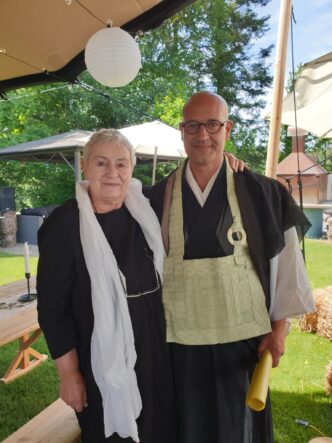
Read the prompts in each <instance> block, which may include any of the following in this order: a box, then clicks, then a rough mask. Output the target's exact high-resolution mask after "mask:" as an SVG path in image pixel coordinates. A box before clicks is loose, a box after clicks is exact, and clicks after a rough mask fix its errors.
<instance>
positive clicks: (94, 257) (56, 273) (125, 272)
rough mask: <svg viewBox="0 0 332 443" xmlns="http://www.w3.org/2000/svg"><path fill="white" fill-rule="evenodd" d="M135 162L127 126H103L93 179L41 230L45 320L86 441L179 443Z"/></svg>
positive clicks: (64, 390)
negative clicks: (123, 130)
mask: <svg viewBox="0 0 332 443" xmlns="http://www.w3.org/2000/svg"><path fill="white" fill-rule="evenodd" d="M134 164H135V155H134V152H133V148H132V146H131V145H130V143H129V141H128V140H127V139H126V138H125V137H124V136H123V135H122V134H121V133H120V132H118V131H116V130H112V129H101V130H99V131H98V132H96V133H95V134H94V135H93V136H92V137H91V138H90V140H89V141H88V143H87V145H86V146H85V151H84V157H83V170H84V176H85V178H86V180H88V181H87V182H80V183H78V184H77V186H76V199H75V200H69V201H67V202H66V203H65V204H63V205H62V206H60V207H59V208H57V209H56V210H55V211H53V213H52V214H51V216H50V217H49V218H48V219H47V220H46V221H45V223H44V224H43V225H42V227H41V229H40V231H39V236H38V244H39V252H40V258H39V265H38V276H37V287H38V315H39V317H38V318H39V323H40V326H41V328H42V329H43V331H44V334H45V338H46V341H47V343H48V347H49V350H50V353H51V355H52V357H53V358H54V360H55V364H56V368H57V371H58V374H59V377H60V396H61V398H62V399H63V400H64V401H65V402H66V403H67V404H68V405H70V406H72V407H73V408H74V409H75V411H76V414H77V417H78V421H79V424H80V426H81V430H82V442H89V443H99V442H104V441H107V442H120V441H121V442H122V441H128V442H130V441H133V440H134V441H141V442H143V443H157V442H158V443H163V442H165V443H166V442H167V443H173V442H175V441H176V437H175V418H174V416H173V413H174V412H173V411H174V410H175V408H174V403H173V386H172V379H171V369H170V362H169V356H168V351H167V347H166V340H165V330H164V316H163V308H162V302H161V289H160V285H161V273H162V266H163V254H164V250H163V246H162V241H161V236H160V228H159V224H158V221H157V218H156V216H155V214H154V212H153V211H152V209H151V208H150V205H149V203H148V201H147V200H146V198H145V197H144V196H143V195H142V192H141V186H140V183H139V182H138V181H137V180H135V179H132V178H131V177H132V171H133V167H134Z"/></svg>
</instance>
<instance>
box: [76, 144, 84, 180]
mask: <svg viewBox="0 0 332 443" xmlns="http://www.w3.org/2000/svg"><path fill="white" fill-rule="evenodd" d="M74 158H75V180H76V181H77V182H78V181H80V180H81V178H82V176H81V152H80V150H79V149H76V150H75V152H74Z"/></svg>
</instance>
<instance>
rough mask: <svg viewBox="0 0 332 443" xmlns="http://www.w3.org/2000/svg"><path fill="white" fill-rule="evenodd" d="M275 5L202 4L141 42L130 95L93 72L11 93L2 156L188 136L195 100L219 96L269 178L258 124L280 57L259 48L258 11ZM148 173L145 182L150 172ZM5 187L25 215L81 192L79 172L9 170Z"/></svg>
mask: <svg viewBox="0 0 332 443" xmlns="http://www.w3.org/2000/svg"><path fill="white" fill-rule="evenodd" d="M268 2H269V0H249V1H248V0H246V1H244V0H241V1H238V2H234V1H233V0H197V1H196V2H194V3H193V4H192V5H190V6H188V7H186V8H184V9H183V10H181V11H180V12H179V13H178V14H176V15H174V16H173V17H171V18H170V19H169V20H166V21H165V22H164V24H163V25H162V26H161V27H160V28H158V29H156V30H154V31H151V32H147V33H146V34H145V35H143V36H141V37H140V39H139V44H140V48H141V53H142V69H141V71H140V73H139V75H138V76H137V78H136V79H135V80H134V81H133V82H131V83H130V84H129V85H127V86H125V87H123V88H112V89H111V88H107V87H105V86H102V85H100V84H99V83H97V82H96V81H95V80H94V79H92V78H91V76H90V75H89V73H87V72H84V73H83V74H81V75H80V76H79V79H78V82H74V83H73V84H72V85H63V84H59V83H56V84H53V85H43V86H38V87H33V88H25V89H24V90H17V91H9V92H8V99H9V100H8V101H3V100H2V101H0V148H1V147H6V146H11V145H15V144H18V143H21V142H26V141H31V140H36V139H39V138H43V137H47V136H51V135H55V134H60V133H63V132H67V131H70V130H73V129H76V128H79V129H85V130H95V129H98V128H100V127H114V128H120V127H125V126H130V125H133V124H139V123H142V122H144V121H147V120H151V119H160V120H162V121H163V122H165V123H168V124H170V125H173V126H175V127H178V123H179V121H180V120H181V109H182V107H183V104H184V103H185V101H186V99H187V98H188V96H189V95H191V94H192V93H193V92H195V91H198V90H201V89H209V90H213V91H216V92H218V93H219V94H221V95H223V96H224V97H225V98H226V100H227V101H228V102H229V104H230V111H231V118H232V119H234V120H235V121H236V122H237V125H236V126H235V128H234V136H233V145H234V152H235V153H236V154H237V155H239V156H240V157H244V158H245V160H246V161H247V162H248V163H250V164H251V163H252V164H254V165H258V169H259V168H260V165H261V163H262V158H263V156H264V155H265V150H264V148H263V146H264V143H262V142H261V138H262V136H261V130H260V129H259V128H257V127H256V125H255V124H254V123H253V122H254V121H255V120H256V119H257V116H258V111H259V110H260V109H261V107H262V106H263V104H264V103H263V100H262V96H263V94H264V92H265V91H266V89H267V87H269V86H270V83H271V78H270V76H269V75H268V67H267V65H266V60H267V57H268V55H269V53H270V49H271V48H264V47H263V48H259V43H258V42H259V38H260V37H262V36H263V34H264V33H265V31H266V30H267V17H258V15H257V13H256V11H255V7H256V6H264V5H266V4H267V3H268ZM96 91H98V93H97V92H96ZM240 122H241V123H240ZM171 167H172V166H171ZM138 172H139V171H137V173H138ZM142 174H143V178H144V180H143V181H144V183H145V182H146V181H147V176H148V173H147V172H143V173H142ZM144 174H146V176H145V175H144ZM158 174H159V173H158ZM161 176H162V175H161ZM159 177H160V176H159V175H158V176H157V180H158V178H159ZM0 184H2V185H4V186H13V187H15V189H16V195H17V206H18V207H19V208H20V207H23V206H35V207H36V206H41V205H44V204H48V203H50V204H51V203H61V202H62V201H63V200H64V199H66V198H68V197H70V196H71V195H72V193H73V176H72V174H71V171H70V170H69V169H68V168H67V167H63V168H61V167H58V166H53V165H30V164H27V165H24V167H23V166H22V165H21V164H18V165H17V166H14V165H13V164H11V163H9V162H5V163H3V162H1V164H0Z"/></svg>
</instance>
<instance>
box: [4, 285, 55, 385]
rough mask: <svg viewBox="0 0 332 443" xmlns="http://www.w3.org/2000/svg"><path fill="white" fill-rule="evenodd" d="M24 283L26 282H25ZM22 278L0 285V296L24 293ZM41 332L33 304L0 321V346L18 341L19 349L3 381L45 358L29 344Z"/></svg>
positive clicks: (7, 380) (26, 370)
mask: <svg viewBox="0 0 332 443" xmlns="http://www.w3.org/2000/svg"><path fill="white" fill-rule="evenodd" d="M25 285H26V283H25ZM25 290H26V286H25V288H24V280H20V281H19V282H14V283H10V284H9V285H4V286H1V287H0V298H1V297H5V296H9V295H20V294H22V292H23V293H24V292H25ZM40 334H41V329H40V327H39V324H38V319H37V309H36V306H35V304H34V305H32V306H29V307H27V308H24V309H23V310H22V311H17V310H16V311H15V312H13V315H11V316H10V317H5V318H3V319H1V321H0V346H4V345H6V344H8V343H11V342H12V341H14V340H18V341H19V349H18V352H17V354H16V356H15V357H14V359H13V360H12V362H11V363H10V365H9V368H8V369H7V371H6V373H5V375H4V376H3V377H2V378H1V379H0V380H1V381H2V382H3V383H9V382H11V381H13V380H15V378H17V377H20V376H21V375H24V374H26V373H27V372H28V371H30V370H31V369H33V368H35V367H36V366H38V365H39V364H40V363H42V362H43V361H45V360H46V359H47V355H44V354H40V353H39V352H37V351H36V350H35V349H33V348H32V347H31V346H32V344H33V343H34V342H35V341H36V340H37V338H38V337H39V336H40Z"/></svg>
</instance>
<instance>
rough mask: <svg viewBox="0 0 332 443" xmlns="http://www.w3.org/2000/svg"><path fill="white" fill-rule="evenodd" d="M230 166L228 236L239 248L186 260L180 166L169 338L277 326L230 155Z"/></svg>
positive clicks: (169, 260)
mask: <svg viewBox="0 0 332 443" xmlns="http://www.w3.org/2000/svg"><path fill="white" fill-rule="evenodd" d="M226 165H227V198H228V202H229V206H230V210H231V213H232V217H233V224H232V226H231V227H230V229H229V231H228V235H227V238H228V241H229V242H230V243H232V244H233V245H234V253H233V255H230V256H227V257H219V258H203V259H193V260H183V256H184V235H183V212H182V190H181V177H182V170H183V168H182V167H181V168H179V169H178V170H177V171H176V175H175V180H174V186H173V191H172V199H171V203H170V205H171V207H170V211H169V229H168V233H169V254H168V256H167V257H166V258H165V261H164V283H163V304H164V307H165V316H166V324H167V341H168V342H174V343H179V344H184V345H209V344H217V343H230V342H234V341H239V340H244V339H248V338H251V337H257V336H259V335H263V334H266V333H268V332H270V331H271V323H270V319H269V316H268V312H267V309H266V304H265V296H264V292H263V289H262V286H261V283H260V281H259V278H258V276H257V273H256V270H255V268H254V266H253V263H252V260H251V258H250V256H249V251H248V246H247V242H246V233H245V231H244V229H243V226H242V219H241V214H240V208H239V205H238V201H237V197H236V194H235V185H234V178H233V172H232V170H231V169H230V167H229V165H228V162H227V159H226Z"/></svg>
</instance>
